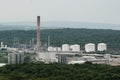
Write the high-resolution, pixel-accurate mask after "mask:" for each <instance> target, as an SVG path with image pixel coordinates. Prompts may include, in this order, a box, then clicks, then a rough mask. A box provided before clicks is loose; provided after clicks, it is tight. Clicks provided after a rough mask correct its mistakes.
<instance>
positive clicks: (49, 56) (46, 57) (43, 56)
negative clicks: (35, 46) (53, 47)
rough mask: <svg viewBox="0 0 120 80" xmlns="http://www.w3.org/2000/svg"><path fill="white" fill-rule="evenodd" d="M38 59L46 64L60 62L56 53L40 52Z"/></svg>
mask: <svg viewBox="0 0 120 80" xmlns="http://www.w3.org/2000/svg"><path fill="white" fill-rule="evenodd" d="M36 59H37V60H38V61H43V62H45V63H51V62H58V60H57V58H56V52H38V53H37V56H36Z"/></svg>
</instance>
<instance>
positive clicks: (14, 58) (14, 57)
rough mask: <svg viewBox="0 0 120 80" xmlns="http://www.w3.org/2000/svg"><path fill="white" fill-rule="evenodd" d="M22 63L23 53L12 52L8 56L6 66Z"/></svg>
mask: <svg viewBox="0 0 120 80" xmlns="http://www.w3.org/2000/svg"><path fill="white" fill-rule="evenodd" d="M23 62H24V53H20V52H13V53H9V54H8V64H21V63H23Z"/></svg>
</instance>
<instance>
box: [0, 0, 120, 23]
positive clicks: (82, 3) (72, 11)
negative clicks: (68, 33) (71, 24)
mask: <svg viewBox="0 0 120 80" xmlns="http://www.w3.org/2000/svg"><path fill="white" fill-rule="evenodd" d="M37 15H40V16H41V19H42V21H77V22H97V23H112V24H120V0H0V22H18V21H35V20H36V16H37Z"/></svg>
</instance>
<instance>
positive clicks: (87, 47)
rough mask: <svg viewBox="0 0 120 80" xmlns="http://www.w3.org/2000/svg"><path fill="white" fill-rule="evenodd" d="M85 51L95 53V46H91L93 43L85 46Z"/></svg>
mask: <svg viewBox="0 0 120 80" xmlns="http://www.w3.org/2000/svg"><path fill="white" fill-rule="evenodd" d="M85 51H86V52H95V44H93V43H88V44H85Z"/></svg>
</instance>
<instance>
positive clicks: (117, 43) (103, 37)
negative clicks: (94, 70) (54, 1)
mask: <svg viewBox="0 0 120 80" xmlns="http://www.w3.org/2000/svg"><path fill="white" fill-rule="evenodd" d="M48 36H50V42H51V45H52V46H61V44H64V43H68V44H80V45H81V48H82V49H83V48H84V44H86V43H95V44H97V43H100V42H104V43H107V45H108V48H109V49H110V50H112V49H114V50H119V49H120V31H119V30H102V29H70V28H65V29H45V30H41V42H42V44H45V43H47V38H48ZM14 37H19V39H20V43H21V44H23V43H25V44H29V41H30V40H31V39H32V38H35V39H36V30H29V31H24V30H11V31H0V41H3V42H4V43H5V44H8V45H9V46H11V45H12V44H13V38H14Z"/></svg>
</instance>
